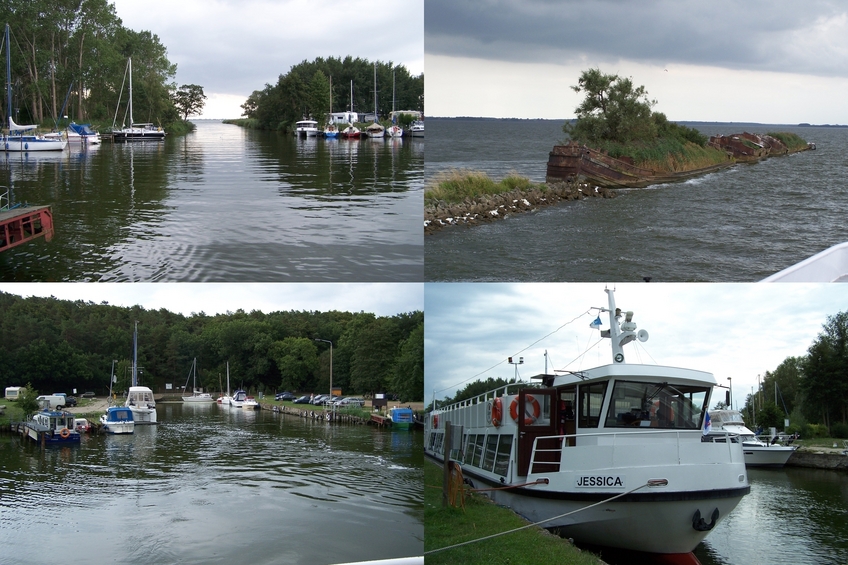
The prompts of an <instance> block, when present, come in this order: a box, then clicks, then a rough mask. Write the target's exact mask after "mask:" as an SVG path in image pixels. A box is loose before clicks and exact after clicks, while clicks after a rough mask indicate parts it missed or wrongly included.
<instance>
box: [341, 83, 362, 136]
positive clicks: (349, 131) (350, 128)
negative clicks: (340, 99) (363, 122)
mask: <svg viewBox="0 0 848 565" xmlns="http://www.w3.org/2000/svg"><path fill="white" fill-rule="evenodd" d="M347 116H348V120H349V121H348V124H347V127H346V128H344V129H343V130H342V137H343V138H345V139H359V138H360V137H361V135H362V132H361V131H360V129H359V128H358V127H356V126H355V125H353V122H354V121H356V120H355V119H354V116H356V113H355V112H354V111H353V81H350V112H348V113H347Z"/></svg>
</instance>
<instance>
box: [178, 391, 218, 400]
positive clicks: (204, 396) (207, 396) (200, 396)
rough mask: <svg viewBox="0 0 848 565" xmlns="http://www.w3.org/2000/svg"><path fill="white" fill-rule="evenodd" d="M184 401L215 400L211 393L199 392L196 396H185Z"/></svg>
mask: <svg viewBox="0 0 848 565" xmlns="http://www.w3.org/2000/svg"><path fill="white" fill-rule="evenodd" d="M183 402H215V399H214V398H212V395H211V394H209V393H205V392H204V393H199V394H196V395H195V396H183Z"/></svg>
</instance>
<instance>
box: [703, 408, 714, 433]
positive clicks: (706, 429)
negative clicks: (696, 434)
mask: <svg viewBox="0 0 848 565" xmlns="http://www.w3.org/2000/svg"><path fill="white" fill-rule="evenodd" d="M711 429H713V425H712V423H711V422H710V413H709V412H707V416H706V417H705V418H704V435H707V434H708V433H710V430H711Z"/></svg>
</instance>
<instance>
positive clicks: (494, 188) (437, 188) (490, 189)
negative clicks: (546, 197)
mask: <svg viewBox="0 0 848 565" xmlns="http://www.w3.org/2000/svg"><path fill="white" fill-rule="evenodd" d="M535 187H538V188H543V185H537V184H534V183H532V182H531V181H530V179H528V178H526V177H522V176H521V175H519V174H518V173H516V172H511V173H509V174H508V175H507V176H505V177H504V178H503V179H501V180H500V181H494V180H493V179H491V178H490V177H489V175H487V174H486V173H484V172H482V171H473V170H470V169H449V170H446V171H441V172H439V173H437V174H436V175H435V176H434V177H433V179H432V180H431V181H430V185H429V186H427V187H426V188H425V189H424V204H425V205H426V204H432V203H435V202H436V201H444V202H448V203H452V204H453V203H458V202H462V201H464V200H465V199H466V198H472V199H473V198H477V197H479V196H483V195H489V194H502V193H504V192H510V191H512V190H516V189H518V190H529V189H531V188H535Z"/></svg>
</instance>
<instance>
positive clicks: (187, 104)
mask: <svg viewBox="0 0 848 565" xmlns="http://www.w3.org/2000/svg"><path fill="white" fill-rule="evenodd" d="M205 105H206V95H205V94H203V87H202V86H199V85H197V84H184V85H182V86H181V87H180V88H179V90H177V93H176V94H175V95H174V106H176V107H177V110H179V112H180V114H181V115H182V117H183V121H185V120H187V119H188V117H189V116H193V115H195V114H200V113H201V112H203V107H204V106H205Z"/></svg>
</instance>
